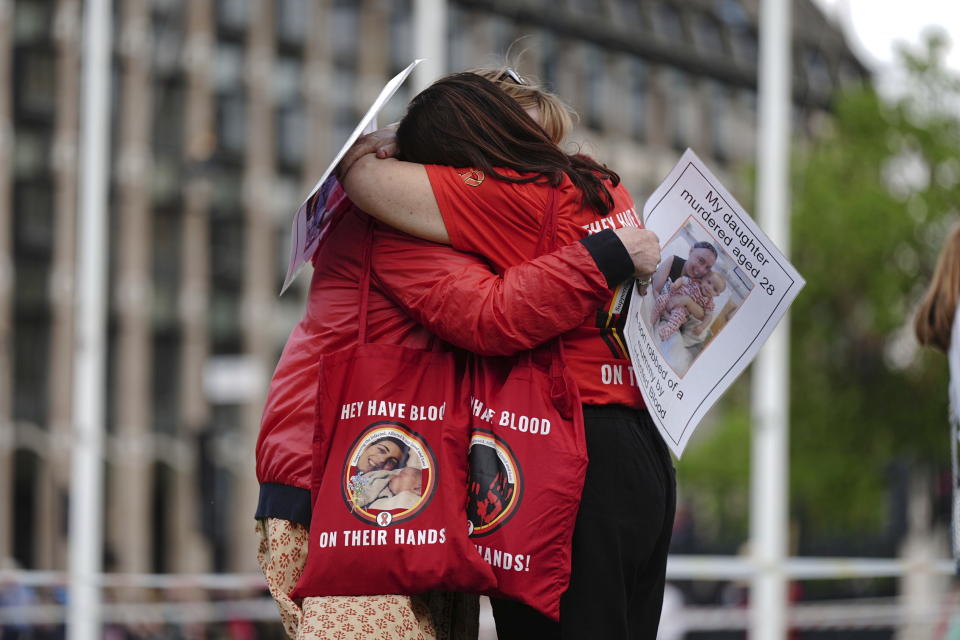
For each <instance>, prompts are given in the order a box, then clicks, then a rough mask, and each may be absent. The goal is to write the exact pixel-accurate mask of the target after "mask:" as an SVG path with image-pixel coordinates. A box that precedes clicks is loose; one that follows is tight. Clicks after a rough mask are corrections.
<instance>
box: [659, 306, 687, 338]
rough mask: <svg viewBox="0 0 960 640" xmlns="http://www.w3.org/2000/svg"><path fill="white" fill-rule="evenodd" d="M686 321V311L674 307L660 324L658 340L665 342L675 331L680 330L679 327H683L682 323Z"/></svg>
mask: <svg viewBox="0 0 960 640" xmlns="http://www.w3.org/2000/svg"><path fill="white" fill-rule="evenodd" d="M686 321H687V310H686V309H685V308H683V307H674V308H673V310H672V311H670V313H669V314H668V315H667V317H666V319H664V320H663V321H662V322H661V323H660V332H659V333H660V340H661V341H663V340H666V339H667V338H669V337H670V336H672V335H673V334H675V333H676V332H677V331H679V330H680V327H682V326H683V323H684V322H686Z"/></svg>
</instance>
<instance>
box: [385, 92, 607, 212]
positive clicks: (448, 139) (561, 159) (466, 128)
mask: <svg viewBox="0 0 960 640" xmlns="http://www.w3.org/2000/svg"><path fill="white" fill-rule="evenodd" d="M397 144H398V146H399V147H400V154H399V157H400V158H401V159H402V160H407V161H410V162H417V163H420V164H442V165H448V166H452V167H459V168H467V167H469V168H473V169H480V170H481V171H483V172H484V173H487V174H489V175H491V176H493V177H495V178H497V179H499V180H504V181H506V182H513V183H529V182H537V183H547V184H551V185H553V186H558V185H559V184H560V183H561V181H562V180H563V175H564V174H566V175H567V176H568V177H569V178H570V180H571V182H573V184H574V186H576V187H577V188H578V189H579V190H580V192H581V194H582V203H583V206H584V208H589V209H593V210H594V211H595V212H596V213H597V214H598V215H601V216H603V215H607V214H608V213H609V212H610V209H611V208H612V207H613V196H611V195H610V191H609V189H608V188H607V185H606V184H605V181H606V180H609V181H610V183H611V184H612V185H613V186H616V185H618V184H620V176H618V175H617V174H616V173H614V172H613V171H611V170H610V169H608V168H606V167H605V166H603V165H601V164H599V163H597V162H596V161H595V160H592V159H591V158H588V157H587V156H582V155H568V154H566V153H564V152H563V151H561V150H560V148H559V147H558V146H557V145H556V144H554V143H553V141H552V140H551V139H550V136H549V135H548V134H547V132H546V131H545V130H544V129H543V127H541V126H540V125H539V124H537V123H536V122H534V120H533V119H532V118H531V117H530V116H529V115H528V114H527V113H526V112H525V111H524V110H523V109H522V108H521V107H520V105H519V104H518V103H517V102H516V100H513V99H512V98H510V97H509V96H507V94H505V93H504V92H503V91H501V90H500V89H499V88H498V87H497V85H496V84H494V83H493V82H491V81H489V80H487V79H486V78H482V77H480V76H478V75H477V74H475V73H456V74H453V75H451V76H447V77H446V78H442V79H440V80H437V81H436V82H435V83H433V84H432V85H430V86H429V87H427V88H426V89H424V90H423V91H422V92H420V94H418V95H417V96H416V97H415V98H414V99H413V100H411V101H410V105H409V106H408V107H407V114H406V115H405V116H404V117H403V120H401V121H400V127H399V128H398V129H397ZM496 167H498V168H508V169H513V170H514V171H516V172H517V173H521V174H526V175H524V176H521V177H516V178H514V177H508V176H506V175H504V174H502V173H500V172H499V171H497V169H496Z"/></svg>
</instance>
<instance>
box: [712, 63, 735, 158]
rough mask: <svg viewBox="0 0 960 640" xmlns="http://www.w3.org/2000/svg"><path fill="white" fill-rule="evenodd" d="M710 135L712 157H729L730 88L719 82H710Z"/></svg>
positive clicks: (730, 124)
mask: <svg viewBox="0 0 960 640" xmlns="http://www.w3.org/2000/svg"><path fill="white" fill-rule="evenodd" d="M708 102H709V105H708V109H709V118H710V137H711V143H712V144H711V146H712V147H713V157H714V158H715V159H716V160H717V161H719V162H727V161H728V160H729V159H730V155H731V153H730V152H731V148H730V145H731V143H730V135H731V133H732V132H731V128H732V123H731V118H730V90H729V89H727V87H725V86H724V85H723V84H721V83H719V82H711V83H710V99H709V101H708Z"/></svg>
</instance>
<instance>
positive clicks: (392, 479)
mask: <svg viewBox="0 0 960 640" xmlns="http://www.w3.org/2000/svg"><path fill="white" fill-rule="evenodd" d="M435 473H436V464H435V462H434V458H433V452H432V451H431V450H430V447H429V446H428V445H427V443H426V442H424V440H423V439H422V438H421V437H420V435H419V434H417V433H416V432H414V431H412V430H411V429H409V428H408V427H407V426H406V425H404V424H402V423H400V422H393V421H382V422H375V423H373V424H371V425H369V426H368V428H367V429H366V430H365V431H364V432H363V433H362V434H361V435H360V437H358V438H357V440H356V442H355V444H354V445H353V447H351V449H350V454H349V456H348V458H347V460H346V463H345V465H344V473H343V498H344V502H345V503H346V505H347V507H348V508H349V509H350V511H351V513H353V514H354V515H355V516H357V517H358V518H360V519H361V520H363V521H365V522H368V523H371V524H377V525H379V526H381V527H386V526H390V525H391V524H396V523H398V522H402V521H404V520H409V519H410V518H412V517H413V516H414V515H416V514H417V513H418V512H419V511H420V510H421V509H423V507H424V506H426V504H427V503H428V502H429V501H430V497H431V495H432V494H433V491H434V489H435V488H436V481H435Z"/></svg>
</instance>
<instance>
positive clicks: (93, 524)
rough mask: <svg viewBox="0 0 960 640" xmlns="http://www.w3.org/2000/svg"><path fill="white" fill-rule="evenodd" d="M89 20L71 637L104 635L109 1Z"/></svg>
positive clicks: (90, 0)
mask: <svg viewBox="0 0 960 640" xmlns="http://www.w3.org/2000/svg"><path fill="white" fill-rule="evenodd" d="M84 6H85V14H84V24H83V88H82V91H83V111H82V114H81V118H82V120H81V122H82V124H81V136H82V137H81V156H80V157H81V162H80V170H81V173H80V185H79V191H80V221H79V227H78V230H79V233H78V246H77V289H78V291H77V297H76V299H77V338H76V347H75V348H76V351H75V358H74V363H75V364H74V386H73V388H74V391H73V411H74V421H75V430H74V440H73V452H72V464H71V476H72V482H71V489H72V491H71V495H70V523H69V541H70V542H69V544H70V547H69V550H70V562H69V566H70V595H69V612H68V616H67V634H68V637H69V638H70V639H71V640H95V639H96V638H99V637H100V636H101V633H100V630H101V629H100V627H101V597H100V596H101V594H100V587H99V578H100V572H101V570H102V554H103V430H104V401H105V398H104V386H105V385H104V363H105V353H106V344H105V342H106V298H107V295H106V294H107V291H106V284H107V277H106V276H107V270H106V267H107V251H108V249H109V243H108V242H107V224H106V223H107V215H106V214H107V207H106V205H107V180H108V173H107V169H108V164H107V153H108V147H107V144H108V142H109V137H110V126H109V110H110V103H109V96H110V51H111V44H110V35H111V25H110V3H109V1H108V0H86V2H85V3H84Z"/></svg>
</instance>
